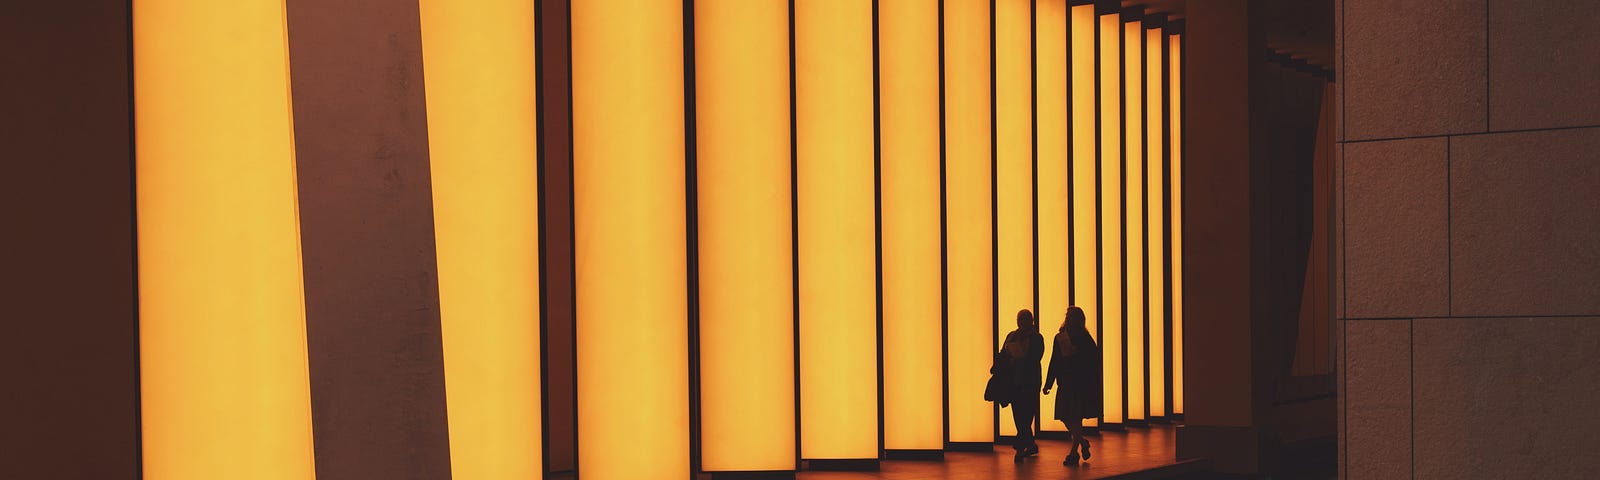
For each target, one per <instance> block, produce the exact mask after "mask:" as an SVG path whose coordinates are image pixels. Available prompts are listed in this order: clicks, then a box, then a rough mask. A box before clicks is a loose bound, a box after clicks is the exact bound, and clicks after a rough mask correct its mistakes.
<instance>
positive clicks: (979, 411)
mask: <svg viewBox="0 0 1600 480" xmlns="http://www.w3.org/2000/svg"><path fill="white" fill-rule="evenodd" d="M944 10H945V11H944V62H945V63H944V66H945V70H944V82H945V84H944V89H945V90H944V94H945V98H944V101H945V235H946V241H947V246H946V253H945V255H946V259H947V260H946V261H947V262H948V267H947V268H948V272H947V276H948V286H947V288H948V290H949V293H948V297H947V302H948V304H949V306H948V315H949V331H948V335H949V352H950V358H949V365H948V367H949V370H950V378H949V382H950V395H949V399H948V401H949V403H950V441H952V442H984V443H987V442H993V441H994V440H995V438H994V428H995V417H994V410H993V408H992V407H991V406H990V403H989V402H985V401H983V397H982V396H979V395H973V394H972V392H981V391H983V387H984V385H985V383H986V382H988V379H989V365H990V363H991V362H992V360H993V358H992V355H993V354H994V351H995V350H994V342H995V340H994V323H993V321H992V320H991V319H992V318H993V317H994V314H995V309H994V292H993V288H994V287H993V283H991V282H992V280H993V276H992V275H993V271H992V268H993V263H991V262H992V261H993V260H992V259H993V253H992V250H991V248H992V244H991V243H990V242H991V239H990V237H989V235H990V234H991V232H992V231H993V230H992V229H993V228H994V227H993V224H992V221H993V220H992V217H991V216H990V215H991V211H990V209H991V203H990V186H989V182H990V179H991V178H992V177H991V175H992V174H993V171H992V169H991V165H990V162H991V160H992V158H993V157H992V156H991V152H990V143H989V142H990V133H991V132H990V123H989V115H990V111H989V94H990V89H989V0H946V1H945V5H944ZM1014 313H1015V312H1013V314H1014Z"/></svg>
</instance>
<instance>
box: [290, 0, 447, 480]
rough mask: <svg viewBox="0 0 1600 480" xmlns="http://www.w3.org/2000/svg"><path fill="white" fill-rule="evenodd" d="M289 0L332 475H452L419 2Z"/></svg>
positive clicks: (311, 325) (325, 444) (305, 221)
mask: <svg viewBox="0 0 1600 480" xmlns="http://www.w3.org/2000/svg"><path fill="white" fill-rule="evenodd" d="M286 7H287V14H288V31H289V61H290V72H292V78H291V88H292V92H293V104H294V105H293V108H294V123H295V151H296V163H297V166H298V169H297V174H298V181H299V189H300V190H299V195H300V197H299V198H300V241H301V245H302V247H301V248H302V254H301V255H302V259H303V264H304V269H305V294H306V344H307V350H308V357H309V359H310V370H311V403H312V426H313V430H314V432H315V435H316V447H315V448H316V464H317V477H318V478H321V479H324V480H338V479H365V478H387V479H441V478H450V445H449V432H448V429H447V424H446V415H445V390H444V361H443V349H442V346H441V344H440V325H439V295H438V275H437V270H436V269H435V264H434V237H433V206H432V192H431V189H430V186H431V181H430V180H431V179H430V177H429V168H428V131H427V113H426V111H425V105H424V99H423V73H422V43H421V35H420V20H419V17H418V11H417V3H416V2H414V1H413V2H395V1H384V0H289V1H288V3H287V4H286Z"/></svg>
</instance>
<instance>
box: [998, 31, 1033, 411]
mask: <svg viewBox="0 0 1600 480" xmlns="http://www.w3.org/2000/svg"><path fill="white" fill-rule="evenodd" d="M1028 143H1029V144H1030V145H1029V149H1030V150H1029V152H1030V153H1029V166H1028V168H1029V171H1030V172H1031V173H1029V180H1028V190H1029V191H1030V192H1031V194H1030V195H1029V198H1030V199H1031V201H1032V203H1033V206H1032V209H1033V227H1032V230H1033V235H1032V237H1033V256H1032V258H1033V261H1032V262H1031V263H1032V264H1033V325H1034V327H1035V329H1036V330H1037V329H1038V326H1039V324H1040V323H1041V322H1040V313H1039V0H1032V1H1030V2H1028ZM996 315H998V314H996ZM1034 410H1039V409H1038V408H1034ZM1038 413H1039V412H1034V416H1033V431H1034V434H1035V435H1037V434H1038V432H1039V429H1040V427H1041V426H1042V425H1041V424H1042V423H1043V420H1042V419H1040V418H1039V414H1038Z"/></svg>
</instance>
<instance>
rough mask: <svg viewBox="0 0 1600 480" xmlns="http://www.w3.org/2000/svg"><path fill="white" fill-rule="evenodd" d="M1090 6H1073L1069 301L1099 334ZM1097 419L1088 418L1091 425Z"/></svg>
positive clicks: (1092, 40)
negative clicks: (1070, 275)
mask: <svg viewBox="0 0 1600 480" xmlns="http://www.w3.org/2000/svg"><path fill="white" fill-rule="evenodd" d="M1094 29H1095V16H1094V5H1079V6H1075V7H1072V21H1071V25H1070V30H1071V31H1070V35H1071V37H1070V41H1071V43H1072V45H1071V49H1072V84H1071V87H1072V88H1071V90H1072V91H1071V95H1072V281H1073V287H1072V288H1073V291H1072V304H1073V305H1077V306H1078V307H1079V308H1082V309H1083V313H1084V315H1085V316H1086V317H1087V318H1088V327H1089V333H1090V334H1095V335H1098V334H1099V331H1100V330H1099V327H1098V325H1099V322H1100V315H1099V314H1100V312H1099V309H1098V308H1097V307H1098V306H1099V304H1100V301H1099V300H1100V299H1099V298H1098V296H1097V295H1098V294H1097V293H1096V292H1098V289H1097V286H1098V285H1099V284H1100V278H1099V275H1100V274H1099V271H1098V270H1097V269H1098V268H1099V265H1100V258H1099V257H1098V255H1099V252H1098V251H1097V250H1096V249H1095V248H1096V245H1098V243H1097V242H1099V240H1100V237H1099V235H1100V223H1099V222H1098V221H1097V220H1096V215H1097V214H1098V213H1099V212H1098V211H1097V210H1096V208H1095V207H1096V205H1097V204H1096V203H1095V200H1096V199H1097V198H1096V196H1097V195H1098V192H1099V191H1100V190H1099V188H1098V183H1099V178H1098V177H1096V174H1095V167H1096V165H1098V163H1099V162H1098V160H1099V159H1098V158H1096V157H1095V142H1096V141H1097V140H1098V139H1096V138H1095V130H1094V126H1095V122H1096V121H1097V119H1096V118H1095V101H1096V98H1095V83H1094V82H1095V76H1094V67H1095V50H1094V32H1095V30H1094ZM1092 422H1095V420H1089V421H1086V423H1092Z"/></svg>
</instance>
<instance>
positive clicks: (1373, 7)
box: [1336, 0, 1600, 479]
mask: <svg viewBox="0 0 1600 480" xmlns="http://www.w3.org/2000/svg"><path fill="white" fill-rule="evenodd" d="M1422 12H1426V13H1425V14H1421V13H1422ZM1336 14H1337V15H1338V20H1339V22H1340V23H1341V25H1340V28H1338V32H1339V35H1340V42H1341V45H1340V48H1339V52H1340V54H1339V58H1341V59H1342V60H1341V62H1342V65H1341V66H1340V67H1339V68H1338V71H1339V73H1340V75H1341V76H1342V81H1341V82H1340V84H1341V85H1342V87H1343V88H1342V89H1341V98H1342V108H1343V113H1344V116H1343V118H1344V122H1343V124H1342V125H1341V126H1340V127H1341V129H1340V133H1339V136H1338V137H1339V139H1340V141H1341V148H1342V155H1341V157H1340V158H1341V162H1342V170H1343V174H1342V176H1341V178H1340V183H1339V193H1340V197H1339V199H1340V201H1342V202H1343V205H1344V207H1343V208H1344V215H1343V217H1342V219H1341V228H1342V236H1341V237H1340V240H1339V244H1340V246H1341V247H1342V250H1343V264H1342V267H1343V268H1342V272H1341V275H1340V276H1339V278H1338V281H1340V282H1342V283H1343V288H1344V292H1345V295H1344V297H1343V298H1342V301H1341V302H1338V304H1337V308H1339V316H1340V317H1341V319H1342V321H1341V322H1340V324H1341V325H1342V326H1343V329H1344V330H1343V338H1344V348H1343V350H1342V351H1341V352H1340V364H1341V367H1342V368H1341V373H1342V375H1341V378H1342V379H1343V382H1344V385H1343V386H1342V388H1341V391H1342V392H1343V395H1342V398H1341V400H1342V402H1341V404H1342V405H1341V406H1342V408H1343V411H1342V415H1341V417H1340V418H1341V424H1342V427H1343V436H1342V444H1341V454H1342V457H1341V459H1342V465H1343V468H1341V473H1342V474H1343V475H1344V476H1345V477H1347V478H1352V479H1356V478H1402V477H1411V476H1415V477H1421V478H1462V477H1476V478H1595V477H1600V457H1596V456H1595V455H1594V454H1593V451H1594V450H1595V448H1596V446H1597V445H1600V444H1597V442H1596V441H1595V440H1594V438H1595V436H1594V432H1595V431H1596V430H1600V195H1597V194H1596V193H1595V185H1600V162H1597V161H1596V153H1595V152H1597V151H1600V23H1597V22H1596V21H1595V19H1596V18H1600V3H1597V2H1593V1H1588V0H1552V1H1540V0H1451V1H1400V2H1394V1H1388V0H1342V2H1340V4H1339V6H1338V8H1337V10H1336Z"/></svg>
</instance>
